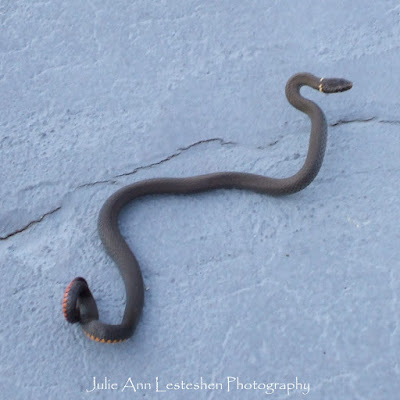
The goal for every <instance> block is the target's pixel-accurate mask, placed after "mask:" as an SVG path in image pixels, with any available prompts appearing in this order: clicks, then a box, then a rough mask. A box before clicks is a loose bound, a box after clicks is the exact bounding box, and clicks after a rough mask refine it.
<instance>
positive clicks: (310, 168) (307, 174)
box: [63, 73, 352, 343]
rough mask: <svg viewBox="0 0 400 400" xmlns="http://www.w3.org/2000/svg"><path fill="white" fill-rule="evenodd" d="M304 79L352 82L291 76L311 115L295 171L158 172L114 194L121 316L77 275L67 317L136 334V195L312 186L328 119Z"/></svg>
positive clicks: (108, 233)
mask: <svg viewBox="0 0 400 400" xmlns="http://www.w3.org/2000/svg"><path fill="white" fill-rule="evenodd" d="M304 85H306V86H310V87H311V88H313V89H316V90H319V91H321V92H324V93H335V92H343V91H345V90H348V89H350V88H351V87H352V83H351V82H349V81H347V80H344V79H337V78H331V79H324V78H318V77H316V76H314V75H311V74H309V73H299V74H296V75H294V76H292V77H291V78H290V79H289V80H288V82H287V84H286V97H287V99H288V101H289V103H290V104H291V105H292V106H293V107H295V108H297V109H298V110H300V111H302V112H303V113H305V114H307V115H308V116H309V118H310V120H311V134H310V140H309V146H308V152H307V156H306V160H305V162H304V164H303V166H302V167H301V169H300V170H299V171H298V172H297V173H296V174H294V175H293V176H291V177H288V178H283V179H277V178H270V177H265V176H261V175H255V174H250V173H242V172H221V173H211V174H206V175H199V176H193V177H188V178H156V179H148V180H144V181H140V182H137V183H133V184H131V185H128V186H125V187H123V188H122V189H120V190H118V191H117V192H115V193H114V194H113V195H112V196H111V197H109V198H108V200H107V201H106V202H105V203H104V205H103V207H102V208H101V211H100V215H99V219H98V231H99V235H100V238H101V240H102V242H103V244H104V247H105V248H106V250H107V252H108V254H109V255H110V256H111V258H112V259H113V260H114V261H115V263H116V265H117V266H118V268H119V271H120V273H121V276H122V278H123V281H124V284H125V290H126V304H125V312H124V316H123V319H122V322H121V323H120V324H118V325H110V324H105V323H102V322H101V321H100V320H99V315H98V310H97V306H96V302H95V300H94V297H93V296H92V294H91V292H90V290H89V287H88V284H87V282H86V280H85V279H83V278H81V277H79V278H75V279H74V280H73V281H72V282H71V283H70V285H69V286H68V287H67V289H66V291H65V294H64V302H63V311H64V316H65V318H66V319H67V321H69V322H71V323H74V322H80V324H81V326H82V329H83V331H84V333H85V334H86V335H87V336H88V337H89V338H91V339H93V340H96V341H99V342H103V343H116V342H121V341H124V340H126V339H128V338H129V337H130V336H132V334H133V332H134V330H135V327H136V325H137V322H138V320H139V317H140V314H141V311H142V308H143V302H144V285H143V278H142V274H141V270H140V267H139V263H138V262H137V260H136V257H135V256H134V254H133V252H132V251H131V249H130V248H129V246H128V245H127V243H126V242H125V240H124V239H123V237H122V235H121V232H120V230H119V227H118V216H119V214H120V212H121V210H122V208H123V207H124V206H125V205H126V204H127V203H130V202H131V201H132V200H134V199H137V198H139V197H143V196H147V195H156V194H192V193H198V192H204V191H209V190H215V189H245V190H251V191H253V192H258V193H264V194H268V195H274V196H276V195H287V194H291V193H295V192H298V191H300V190H302V189H304V188H305V187H306V186H308V185H309V184H310V183H311V182H312V181H313V180H314V178H315V177H316V176H317V174H318V172H319V170H320V168H321V165H322V161H323V158H324V154H325V148H326V141H327V124H326V119H325V115H324V113H323V112H322V110H321V109H320V108H319V106H318V105H317V104H315V103H314V102H312V101H311V100H309V99H307V98H305V97H303V96H302V95H301V94H300V88H301V87H302V86H304Z"/></svg>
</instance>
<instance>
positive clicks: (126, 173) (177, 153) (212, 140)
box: [115, 138, 237, 178]
mask: <svg viewBox="0 0 400 400" xmlns="http://www.w3.org/2000/svg"><path fill="white" fill-rule="evenodd" d="M211 142H219V143H220V145H221V146H226V145H230V144H237V143H236V142H227V141H225V140H224V139H221V138H212V139H205V140H199V141H198V142H195V143H192V144H190V145H189V146H186V147H180V148H178V149H177V151H176V152H175V153H172V154H171V155H169V156H168V157H165V158H163V159H162V160H160V161H156V162H154V163H151V164H148V165H144V166H141V167H137V168H135V169H133V170H132V171H130V172H124V173H123V174H119V175H116V176H115V178H120V177H122V176H129V175H133V174H136V172H138V171H141V170H142V169H149V168H152V167H154V166H156V165H161V164H163V163H165V162H167V161H170V160H172V159H173V158H175V157H178V156H180V155H181V154H182V153H184V152H185V151H187V150H190V149H191V148H193V147H196V146H198V145H200V144H204V143H211Z"/></svg>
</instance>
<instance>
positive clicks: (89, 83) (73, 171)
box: [0, 0, 400, 400]
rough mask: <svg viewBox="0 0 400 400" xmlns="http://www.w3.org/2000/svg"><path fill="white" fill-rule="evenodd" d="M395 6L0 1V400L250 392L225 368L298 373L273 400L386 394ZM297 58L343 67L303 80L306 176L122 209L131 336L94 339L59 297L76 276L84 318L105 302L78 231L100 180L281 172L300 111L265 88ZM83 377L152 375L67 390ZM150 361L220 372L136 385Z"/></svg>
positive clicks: (399, 124)
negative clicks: (197, 386)
mask: <svg viewBox="0 0 400 400" xmlns="http://www.w3.org/2000/svg"><path fill="white" fill-rule="evenodd" d="M399 20H400V6H399V3H398V1H389V0H387V1H376V2H365V1H363V0H354V1H352V2H348V1H344V0H341V1H338V0H335V1H333V0H328V1H323V2H315V1H311V0H308V1H298V2H293V1H289V0H280V1H277V0H275V1H268V2H266V1H261V0H259V1H236V0H234V1H233V0H222V1H218V2H204V1H194V0H173V1H172V0H171V1H167V0H161V1H145V0H141V1H139V0H133V1H128V0H124V1H117V0H114V1H103V0H85V1H78V0H71V1H67V2H66V1H51V2H50V1H34V0H33V1H27V0H19V1H18V0H4V1H2V2H1V3H0V27H1V29H0V93H1V97H0V111H1V112H0V150H1V160H0V167H1V168H0V177H1V195H0V202H1V210H0V221H1V223H0V236H1V240H0V263H1V266H2V271H3V274H2V279H1V281H0V290H1V292H0V293H1V324H0V335H1V336H0V337H1V341H0V351H1V363H0V382H1V388H2V389H1V391H2V397H3V398H7V399H25V398H31V399H39V398H53V399H55V398H58V399H77V398H83V399H86V398H91V397H93V398H94V397H95V398H97V399H105V398H155V397H157V396H160V398H163V399H206V398H207V399H217V398H218V399H236V398H239V397H238V396H239V395H240V398H243V399H247V398H248V399H256V398H264V397H265V396H266V395H265V394H264V391H263V390H256V391H255V390H242V391H240V393H239V392H238V391H236V390H234V391H231V392H228V391H227V390H226V380H227V377H228V376H233V377H239V378H240V380H241V381H242V382H253V381H254V380H256V381H258V382H287V383H289V382H293V380H294V379H295V377H296V376H297V377H298V378H299V380H300V381H302V382H308V383H309V384H310V386H311V389H310V392H309V394H308V395H307V396H303V395H302V394H301V393H300V392H299V391H297V392H292V394H291V395H290V398H299V399H300V398H308V399H325V400H329V399H335V400H336V399H355V400H361V399H362V400H366V399H377V398H382V399H388V400H390V399H397V398H398V393H400V379H399V373H400V367H399V345H400V329H399V318H400V316H399V289H400V271H399V263H398V260H399V259H400V250H399V246H398V243H399V228H398V219H399V211H400V209H399V199H398V197H399V196H398V194H399V187H398V184H399V180H400V161H399V155H398V154H399V148H400V116H399V105H400V104H399V102H400V100H399V99H400V97H399V88H400V78H399V74H398V71H399V70H400V56H399V50H400V47H399V41H398V38H399V36H400V23H399ZM299 71H309V72H312V73H314V74H316V75H320V76H338V77H344V78H348V79H350V80H353V82H354V88H353V89H352V90H351V91H350V92H348V93H344V94H338V95H331V96H326V95H321V94H319V93H317V92H314V91H311V90H304V93H305V94H306V95H307V96H309V97H311V98H312V99H314V100H315V101H317V102H318V103H319V104H320V106H321V107H322V108H323V110H324V111H325V113H326V115H327V118H328V122H329V124H330V127H329V144H328V149H327V155H326V159H325V162H324V164H323V167H322V170H321V172H320V174H319V175H318V177H317V179H316V180H315V181H314V182H313V184H312V185H311V186H310V187H309V188H307V189H306V190H304V191H303V192H301V193H298V194H296V195H293V196H290V197H286V198H270V197H267V196H262V195H257V194H253V193H247V192H239V191H218V192H213V193H207V194H200V195H196V196H190V197H177V196H165V197H157V198H147V199H143V200H141V201H138V202H136V203H135V204H132V206H131V207H128V208H127V209H126V211H124V213H123V215H122V216H121V229H122V231H123V233H124V235H125V237H126V238H127V240H128V242H129V244H130V245H131V247H132V248H133V249H134V251H135V252H136V254H137V257H138V260H139V262H140V264H141V266H142V269H143V274H144V279H145V284H146V287H147V289H148V290H147V291H146V298H145V308H144V313H143V316H142V319H141V322H140V324H139V326H138V329H137V331H136V333H135V335H134V337H133V338H132V339H131V340H129V341H127V342H125V343H123V344H121V345H100V344H98V343H95V342H91V341H89V340H88V339H87V338H86V337H85V336H84V335H83V334H82V332H81V330H80V328H79V327H78V326H70V325H68V324H67V323H66V322H65V321H64V319H63V316H62V313H61V301H62V297H63V291H64V289H65V287H66V286H67V285H68V283H69V282H70V280H71V279H72V278H73V277H75V276H78V275H82V276H84V277H86V278H87V280H88V281H89V283H90V285H91V288H92V290H93V292H94V295H95V297H96V299H97V301H98V305H99V308H100V314H101V318H102V319H103V320H104V321H107V322H114V323H117V322H118V321H119V320H120V318H121V316H122V312H123V306H124V292H123V284H122V281H121V279H120V277H119V274H118V271H117V269H116V268H114V266H113V263H112V262H111V260H110V259H109V258H108V256H107V255H106V254H105V253H104V251H103V248H102V246H101V243H100V240H99V238H98V235H97V231H96V220H97V214H98V211H99V209H100V207H101V205H102V203H103V202H104V201H105V199H106V198H107V196H109V195H110V194H111V193H113V192H114V191H115V190H116V189H117V188H119V187H121V186H123V185H125V184H128V183H131V182H135V181H139V180H141V179H146V178H153V177H161V176H174V177H179V176H189V175H195V174H202V173H208V172H212V171H224V170H235V171H248V172H254V173H260V174H265V175H270V176H279V177H283V176H287V175H289V174H291V173H293V172H295V171H296V170H297V169H298V168H299V167H300V166H301V164H302V162H303V159H304V156H305V152H306V148H307V141H308V130H309V121H308V119H307V118H306V117H305V116H304V115H302V114H301V113H299V112H298V111H296V110H294V109H293V108H291V107H290V105H289V104H288V103H287V102H286V99H285V96H284V86H285V83H286V80H287V79H288V78H289V77H290V76H291V75H292V74H293V73H296V72H299ZM93 376H96V377H97V379H98V380H100V381H104V377H108V378H109V379H110V380H111V381H112V382H117V383H119V384H120V385H123V384H124V383H125V382H126V381H127V379H128V378H129V377H131V378H132V381H133V382H151V383H152V384H153V388H152V389H151V390H147V391H141V392H136V393H134V392H133V391H132V389H126V390H125V391H124V392H122V391H121V390H116V391H112V390H99V391H98V392H97V393H96V394H93V393H92V394H91V395H89V394H87V393H86V392H85V391H86V389H89V388H90V387H91V386H92V380H93ZM156 376H158V377H159V378H160V385H165V384H166V383H167V382H180V381H181V380H184V381H186V382H198V381H199V380H200V377H203V379H204V380H205V381H207V382H223V383H224V388H223V390H222V391H219V392H217V391H212V390H208V391H206V390H202V391H197V392H195V391H190V390H176V391H168V392H166V393H163V394H157V393H155V390H154V381H155V377H156ZM120 387H121V386H120ZM271 397H272V398H275V399H285V398H288V396H287V393H286V392H285V391H283V390H278V391H276V392H275V393H274V394H273V395H271Z"/></svg>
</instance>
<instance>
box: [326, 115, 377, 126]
mask: <svg viewBox="0 0 400 400" xmlns="http://www.w3.org/2000/svg"><path fill="white" fill-rule="evenodd" d="M374 120H376V117H369V118H365V119H363V118H357V119H339V120H338V121H336V122H334V123H332V124H329V126H338V125H344V124H353V123H357V122H358V123H361V122H370V121H374Z"/></svg>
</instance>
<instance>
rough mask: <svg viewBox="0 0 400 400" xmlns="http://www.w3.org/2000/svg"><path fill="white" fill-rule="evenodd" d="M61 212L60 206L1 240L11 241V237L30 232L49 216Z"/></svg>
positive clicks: (2, 237)
mask: <svg viewBox="0 0 400 400" xmlns="http://www.w3.org/2000/svg"><path fill="white" fill-rule="evenodd" d="M59 210H61V206H59V207H57V208H54V209H53V210H51V211H48V212H46V213H44V214H43V215H42V216H41V217H40V218H38V219H35V220H33V221H31V222H29V223H28V224H27V225H25V226H24V227H22V228H20V229H17V230H15V231H13V232H11V233H8V234H7V235H6V236H0V240H7V239H9V238H10V237H13V236H15V235H18V234H19V233H22V232H24V231H26V230H28V229H29V228H30V227H31V226H33V225H36V224H39V223H40V222H42V221H43V220H44V219H45V218H46V217H48V216H49V215H51V214H54V213H55V212H57V211H59Z"/></svg>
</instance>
